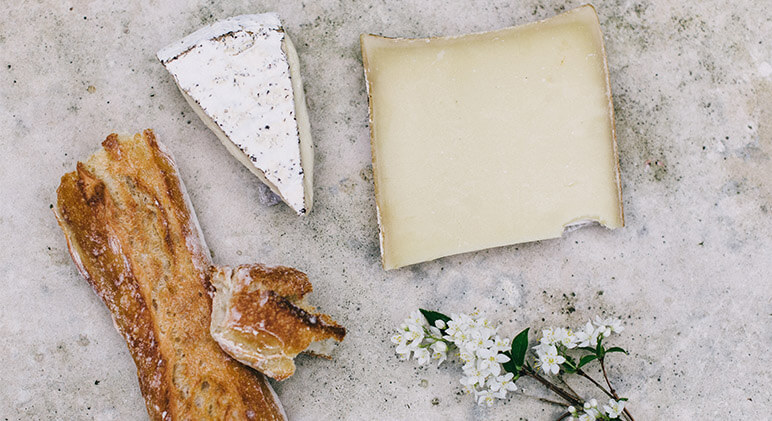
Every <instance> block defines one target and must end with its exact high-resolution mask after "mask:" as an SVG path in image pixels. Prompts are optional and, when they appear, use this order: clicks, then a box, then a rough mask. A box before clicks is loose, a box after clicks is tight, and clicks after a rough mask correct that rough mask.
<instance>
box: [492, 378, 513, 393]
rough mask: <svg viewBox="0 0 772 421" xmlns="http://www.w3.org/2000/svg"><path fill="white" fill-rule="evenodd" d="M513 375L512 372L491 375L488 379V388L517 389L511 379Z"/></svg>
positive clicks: (495, 390)
mask: <svg viewBox="0 0 772 421" xmlns="http://www.w3.org/2000/svg"><path fill="white" fill-rule="evenodd" d="M514 377H515V375H514V374H512V373H504V374H503V375H501V376H497V377H491V378H490V380H489V381H488V388H490V390H492V391H493V392H498V391H499V390H503V391H505V393H506V392H507V391H509V392H514V391H515V390H517V385H516V384H515V382H513V381H512V379H513V378H514Z"/></svg>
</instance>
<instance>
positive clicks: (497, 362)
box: [477, 348, 509, 376]
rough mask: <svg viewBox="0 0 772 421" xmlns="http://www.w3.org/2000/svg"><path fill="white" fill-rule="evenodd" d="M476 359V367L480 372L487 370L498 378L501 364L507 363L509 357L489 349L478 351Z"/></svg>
mask: <svg viewBox="0 0 772 421" xmlns="http://www.w3.org/2000/svg"><path fill="white" fill-rule="evenodd" d="M477 357H478V358H479V360H477V367H478V368H479V369H480V370H488V371H489V372H490V373H491V375H493V376H498V375H499V373H501V364H502V363H505V362H507V361H509V357H507V356H506V355H504V354H499V353H498V352H497V351H496V350H494V349H491V348H482V349H479V350H478V351H477Z"/></svg>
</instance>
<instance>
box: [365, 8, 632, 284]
mask: <svg viewBox="0 0 772 421" xmlns="http://www.w3.org/2000/svg"><path fill="white" fill-rule="evenodd" d="M361 43H362V57H363V62H364V68H365V77H366V80H367V89H368V94H369V100H370V134H371V141H372V153H373V173H374V176H375V177H374V178H375V192H376V205H377V211H378V221H379V226H380V236H381V254H382V258H383V266H384V267H385V268H386V269H392V268H398V267H401V266H405V265H410V264H413V263H418V262H423V261H427V260H432V259H436V258H438V257H442V256H448V255H453V254H458V253H463V252H469V251H475V250H482V249H486V248H490V247H496V246H503V245H507V244H515V243H522V242H527V241H536V240H543V239H548V238H555V237H560V236H561V234H562V233H563V231H564V230H565V229H567V228H572V227H575V226H577V225H579V224H583V223H586V222H588V221H589V222H598V223H600V224H601V225H603V226H606V227H608V228H618V227H621V226H622V225H623V224H624V223H623V216H622V200H621V190H620V182H619V168H618V159H617V153H616V142H615V138H614V115H613V106H612V103H611V90H610V87H609V82H608V70H607V66H606V56H605V51H604V48H603V39H602V35H601V31H600V25H599V23H598V17H597V15H596V14H595V11H594V9H593V8H592V6H584V7H580V8H578V9H575V10H572V11H569V12H567V13H564V14H562V15H559V16H556V17H554V18H552V19H548V20H545V21H541V22H536V23H531V24H527V25H523V26H519V27H514V28H505V29H501V30H498V31H493V32H486V33H478V34H470V35H464V36H456V37H444V38H429V39H393V38H384V37H380V36H374V35H363V36H362V38H361Z"/></svg>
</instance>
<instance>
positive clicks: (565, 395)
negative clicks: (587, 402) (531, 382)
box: [523, 368, 582, 405]
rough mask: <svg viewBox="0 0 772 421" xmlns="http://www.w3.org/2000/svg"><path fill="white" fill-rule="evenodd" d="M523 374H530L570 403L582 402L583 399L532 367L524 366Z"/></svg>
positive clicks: (577, 403)
mask: <svg viewBox="0 0 772 421" xmlns="http://www.w3.org/2000/svg"><path fill="white" fill-rule="evenodd" d="M523 374H525V375H527V376H530V377H533V378H534V379H536V380H537V381H538V382H539V383H541V384H542V385H544V387H546V388H547V389H549V390H551V391H552V392H553V393H555V394H556V395H558V396H560V397H561V398H563V399H565V400H566V402H568V403H570V404H572V405H579V404H581V403H582V401H581V400H580V399H577V398H576V397H574V396H573V395H571V394H570V393H568V392H566V391H565V390H563V389H561V388H559V387H557V386H555V385H554V384H553V383H552V382H550V381H549V380H547V379H545V378H544V377H542V376H540V375H539V374H538V373H536V372H534V371H533V370H532V369H530V368H523Z"/></svg>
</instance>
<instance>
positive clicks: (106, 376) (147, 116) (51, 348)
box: [0, 0, 772, 420]
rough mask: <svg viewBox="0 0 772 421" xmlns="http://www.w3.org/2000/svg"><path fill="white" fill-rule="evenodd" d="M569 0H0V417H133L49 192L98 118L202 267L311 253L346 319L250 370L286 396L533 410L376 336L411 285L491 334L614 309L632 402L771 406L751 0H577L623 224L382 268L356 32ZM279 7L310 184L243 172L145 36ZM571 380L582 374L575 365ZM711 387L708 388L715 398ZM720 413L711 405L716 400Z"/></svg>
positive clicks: (95, 304) (102, 314) (322, 401)
mask: <svg viewBox="0 0 772 421" xmlns="http://www.w3.org/2000/svg"><path fill="white" fill-rule="evenodd" d="M581 4H582V3H581V2H574V1H569V2H559V1H550V0H527V1H523V2H509V1H499V0H493V1H488V2H439V1H435V0H431V1H421V2H418V1H413V2H407V3H405V4H397V3H391V2H380V1H370V0H365V1H343V2H338V1H327V0H322V1H318V2H300V1H298V2H294V1H292V2H290V1H265V2H260V3H254V2H253V3H248V2H238V1H222V2H214V3H213V2H204V1H192V2H187V3H186V4H181V3H180V2H135V3H131V4H126V3H125V2H117V1H111V0H102V1H94V2H88V3H87V2H80V1H73V2H54V1H41V2H36V3H26V2H15V3H13V4H9V5H7V6H6V11H5V13H4V14H3V16H2V17H0V51H1V53H0V110H2V111H3V112H2V113H0V128H2V130H3V132H4V133H5V136H4V137H3V138H2V140H0V153H1V154H2V156H3V157H4V162H3V164H2V165H0V180H2V183H0V198H2V199H1V200H0V247H2V249H3V253H2V255H1V256H0V276H1V277H2V278H0V280H2V284H3V289H2V292H0V308H2V309H3V310H2V311H0V347H1V348H2V349H3V351H4V358H3V364H0V379H3V383H2V385H0V419H6V418H7V419H9V420H11V419H47V418H52V419H100V420H103V419H107V420H109V419H115V420H119V419H145V418H146V416H147V415H146V414H147V413H146V410H145V405H144V402H143V400H142V396H141V395H140V390H139V387H138V383H137V378H136V368H135V366H134V363H133V361H132V359H131V357H130V355H129V352H128V350H127V348H126V345H125V343H124V341H123V339H122V338H121V337H120V335H118V334H117V333H116V331H115V328H114V327H113V324H112V322H111V320H110V317H109V311H108V310H107V309H106V308H105V307H104V305H103V304H102V303H101V302H100V300H99V298H98V297H97V296H96V295H95V294H94V292H93V291H92V290H91V288H90V286H89V285H88V284H87V283H86V282H85V281H84V280H83V279H82V278H81V276H80V275H79V274H78V272H77V269H76V268H75V266H74V265H73V263H72V261H71V259H70V256H69V254H68V253H67V246H66V243H65V240H64V237H63V236H62V233H61V231H60V230H59V228H58V226H57V223H56V220H55V218H54V214H53V212H52V210H51V206H52V205H53V203H55V189H56V187H57V185H58V184H59V179H60V177H61V176H62V175H63V174H64V173H65V172H69V171H72V170H73V169H74V168H75V163H76V162H77V161H78V160H84V159H86V157H88V155H90V154H91V153H92V152H93V151H94V150H96V149H97V148H98V146H99V142H101V141H102V140H103V139H104V138H105V137H106V136H107V135H108V134H109V133H112V132H119V133H123V134H131V133H135V132H139V131H142V130H143V129H146V128H152V129H154V130H155V132H156V133H157V134H158V135H159V136H160V137H161V138H162V139H163V141H164V143H165V144H166V146H167V147H168V148H169V149H170V150H171V152H172V153H173V154H174V156H175V158H176V162H177V165H178V167H179V169H180V174H181V176H182V179H183V180H184V182H185V185H186V186H187V190H188V193H189V194H190V199H191V202H192V204H193V206H194V207H195V209H196V213H197V215H198V219H199V222H200V225H201V227H202V230H203V234H204V237H205V238H206V243H207V244H208V245H209V248H210V249H211V252H212V254H214V255H215V256H214V257H215V258H216V260H217V261H218V262H220V263H222V264H224V265H230V266H237V265H239V264H245V263H252V262H261V263H265V264H268V265H285V266H290V267H294V268H298V269H300V270H302V271H303V272H305V273H306V274H308V277H309V279H310V280H311V281H312V282H313V285H314V293H313V295H312V296H311V297H310V302H311V303H312V304H314V305H316V306H318V307H319V308H321V309H324V311H325V312H328V313H330V314H332V315H334V317H335V319H336V320H337V321H338V322H340V324H341V325H343V326H345V327H346V329H347V335H346V339H345V341H343V342H342V343H341V345H340V346H338V348H337V349H336V350H335V353H334V358H333V359H331V360H323V359H317V358H312V357H309V356H302V355H301V356H300V357H298V359H297V360H296V364H297V370H296V372H295V374H294V375H293V376H292V377H291V378H289V379H287V380H285V381H282V382H272V384H273V385H274V389H275V390H276V393H277V394H278V396H279V398H280V400H281V402H282V404H283V405H284V408H285V410H286V413H287V415H288V417H289V418H290V419H301V420H303V419H322V420H326V419H367V418H372V415H373V414H379V415H382V417H383V418H389V419H408V418H420V419H520V418H522V419H554V418H556V417H557V416H558V415H559V414H560V410H559V408H553V407H550V406H548V405H545V404H544V403H542V402H540V401H538V400H536V399H532V398H528V397H525V396H523V394H527V395H538V396H547V395H541V393H542V391H541V389H539V388H538V385H537V384H532V383H528V382H523V383H518V384H519V385H520V388H521V391H522V394H521V393H520V392H518V393H516V394H514V395H513V397H512V398H511V399H509V400H508V401H502V402H499V403H497V404H496V405H495V406H493V407H492V408H483V407H479V406H477V405H475V404H474V402H473V400H472V399H471V398H470V397H469V396H466V395H464V394H463V393H462V388H461V385H460V384H459V382H458V378H459V376H460V370H459V368H458V366H457V365H454V364H446V363H444V364H443V365H442V366H441V367H440V369H436V368H435V367H417V366H416V365H415V364H414V363H412V362H411V363H402V362H400V361H399V360H398V357H397V356H396V355H395V353H394V346H393V345H392V344H391V343H390V341H389V337H390V336H391V335H392V334H393V333H394V330H395V329H396V327H397V326H398V324H399V323H400V322H401V321H402V320H403V319H404V318H405V317H407V315H408V313H409V312H410V311H412V310H414V309H417V308H418V307H422V308H429V309H435V310H440V311H443V312H445V313H451V312H467V313H468V312H472V311H474V310H475V309H477V310H480V311H482V312H484V313H485V315H486V316H487V317H488V318H489V319H491V320H492V321H494V322H496V323H497V324H501V325H502V329H501V332H502V333H503V334H505V335H507V336H510V337H511V336H513V335H515V334H516V333H517V332H519V331H520V330H521V329H522V328H524V327H526V326H534V327H537V328H538V327H541V326H547V325H558V326H561V325H572V326H573V325H581V324H582V323H584V322H586V321H587V320H588V319H589V318H591V317H594V316H595V315H596V314H600V315H607V316H616V317H619V318H621V319H622V320H623V323H624V326H625V328H626V330H625V332H624V333H623V334H622V335H620V337H619V339H618V340H619V345H620V346H623V347H624V348H625V349H628V350H629V351H630V352H631V354H630V356H627V357H625V356H621V355H620V356H618V357H615V360H614V367H615V373H611V376H612V378H613V379H614V380H615V381H616V382H617V383H618V384H619V388H620V389H624V390H625V391H626V394H627V396H628V397H629V398H630V407H631V408H633V407H634V408H635V411H634V412H635V414H636V418H638V419H668V418H669V419H701V418H710V417H714V416H719V415H716V414H726V417H728V418H738V419H745V418H747V419H763V418H765V417H766V416H767V415H768V408H770V407H772V388H770V387H769V386H770V380H769V379H770V378H772V368H770V367H772V355H771V354H769V352H768V349H767V348H768V344H769V341H770V338H772V323H770V314H771V313H772V310H770V305H771V303H772V277H771V276H770V275H769V274H770V273H772V252H770V250H772V222H771V221H772V218H771V217H770V212H772V177H771V176H770V174H772V123H770V122H772V43H770V42H769V40H770V39H772V22H770V20H769V19H768V16H767V15H768V13H760V11H759V10H758V2H754V1H751V0H738V1H734V2H721V1H712V0H710V1H704V2H699V3H696V4H683V5H680V4H673V3H672V2H668V1H653V2H640V3H636V2H621V1H609V2H598V3H597V4H595V7H596V9H597V13H598V16H599V21H600V26H601V30H602V32H603V38H604V42H605V48H606V52H607V56H608V70H609V75H610V82H611V91H612V93H613V99H614V112H615V119H616V137H617V145H618V154H619V161H620V162H619V163H620V169H621V184H622V191H623V201H624V203H623V204H624V210H625V227H624V228H620V229H616V230H613V231H611V230H607V229H605V228H603V227H599V226H592V227H585V228H582V229H580V230H576V231H572V232H568V233H564V235H563V237H562V238H557V239H551V240H544V241H539V242H531V243H525V244H519V245H513V246H505V247H499V248H494V249H489V250H484V251H478V252H472V253H465V254H460V255H455V256H450V257H444V258H440V259H437V260H434V261H430V262H425V263H420V264H416V265H411V266H407V267H404V268H400V269H395V270H391V271H388V272H387V271H384V270H383V268H382V265H381V260H380V249H379V247H380V246H379V237H378V222H377V218H376V204H375V195H374V187H373V169H372V164H371V150H370V138H369V127H368V102H367V100H368V98H367V92H366V87H365V80H364V74H363V69H362V56H361V52H360V44H359V37H360V34H363V33H372V34H377V35H383V36H388V37H404V38H423V37H431V36H448V35H462V34H467V33H472V32H484V31H491V30H495V29H500V28H505V27H509V26H514V25H519V24H524V23H527V22H531V21H535V20H539V19H545V18H549V17H552V16H554V15H556V14H559V13H561V12H563V11H566V10H569V9H571V8H574V7H578V6H580V5H581ZM264 12H276V13H278V15H279V16H280V17H281V21H282V25H283V27H284V28H285V30H286V31H287V33H288V34H289V35H290V36H291V37H292V42H293V43H294V46H295V48H296V50H297V54H298V58H299V61H300V64H301V66H300V73H301V76H302V79H303V85H304V88H305V96H306V102H307V105H308V115H309V120H310V127H311V139H313V146H314V162H313V168H314V169H313V171H314V180H313V183H314V190H313V193H314V197H313V208H312V210H311V211H310V212H308V214H307V215H305V216H303V217H298V216H297V214H296V212H295V211H293V210H292V209H290V208H289V207H288V206H284V205H277V206H267V205H266V204H265V202H266V199H262V200H261V199H260V198H261V197H265V196H266V191H265V190H264V189H263V188H262V187H261V186H260V182H259V180H258V179H257V178H256V177H254V175H253V174H252V173H250V171H249V170H248V169H247V168H245V167H243V166H242V165H241V164H240V163H239V162H238V161H236V160H235V159H233V157H232V156H231V155H230V154H229V153H228V151H227V150H226V149H225V148H223V147H222V145H221V144H220V141H219V140H218V138H217V136H215V134H213V133H212V132H211V131H210V130H209V129H208V128H207V126H206V125H205V124H204V123H203V122H202V121H201V120H200V119H199V118H198V117H197V116H196V114H195V112H194V111H193V110H192V109H191V107H190V106H189V105H188V103H187V102H186V101H185V99H184V98H183V97H182V96H181V95H180V93H179V91H178V89H177V87H176V85H175V82H174V80H173V78H172V77H171V76H170V75H169V73H168V72H167V71H166V70H165V69H164V67H163V66H162V65H161V64H160V63H159V62H158V60H157V58H156V56H155V55H156V52H157V51H158V50H159V49H161V48H163V47H164V46H166V45H169V44H171V43H172V42H174V41H176V40H179V39H181V38H183V37H184V36H186V35H188V34H190V33H192V32H194V31H195V30H197V29H199V28H201V27H203V26H205V25H207V24H210V23H213V22H215V21H217V20H221V19H224V18H228V17H231V16H237V15H243V14H255V13H264ZM580 387H581V386H580ZM717 396H721V399H716V398H715V397H717ZM719 417H720V418H721V417H723V415H721V416H719Z"/></svg>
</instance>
